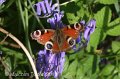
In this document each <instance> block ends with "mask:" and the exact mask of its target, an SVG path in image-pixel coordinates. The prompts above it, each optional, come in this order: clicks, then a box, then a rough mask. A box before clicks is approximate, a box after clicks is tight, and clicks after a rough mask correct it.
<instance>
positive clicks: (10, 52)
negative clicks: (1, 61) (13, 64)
mask: <svg viewBox="0 0 120 79" xmlns="http://www.w3.org/2000/svg"><path fill="white" fill-rule="evenodd" d="M0 50H3V53H5V54H7V55H10V56H15V58H18V59H23V54H22V53H21V52H18V51H15V50H12V49H10V48H6V47H3V46H0Z"/></svg>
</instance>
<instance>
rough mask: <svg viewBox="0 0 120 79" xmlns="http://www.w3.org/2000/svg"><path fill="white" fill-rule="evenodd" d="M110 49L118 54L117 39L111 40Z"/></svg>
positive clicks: (119, 46) (119, 52) (119, 45)
mask: <svg viewBox="0 0 120 79" xmlns="http://www.w3.org/2000/svg"><path fill="white" fill-rule="evenodd" d="M112 51H113V53H117V54H120V42H118V41H113V42H112Z"/></svg>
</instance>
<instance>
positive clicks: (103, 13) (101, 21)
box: [95, 7, 112, 28]
mask: <svg viewBox="0 0 120 79" xmlns="http://www.w3.org/2000/svg"><path fill="white" fill-rule="evenodd" d="M111 16H112V14H111V10H110V9H109V7H103V8H102V9H101V10H100V11H98V12H97V13H96V14H95V19H96V27H99V28H103V27H104V28H105V27H106V26H107V24H108V23H109V22H110V20H111Z"/></svg>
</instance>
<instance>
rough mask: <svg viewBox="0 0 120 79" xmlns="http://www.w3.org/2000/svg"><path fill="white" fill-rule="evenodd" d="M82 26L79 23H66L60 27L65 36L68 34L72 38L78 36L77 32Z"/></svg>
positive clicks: (81, 29)
mask: <svg viewBox="0 0 120 79" xmlns="http://www.w3.org/2000/svg"><path fill="white" fill-rule="evenodd" d="M83 29H84V28H83V26H82V25H81V24H79V23H75V24H71V25H67V26H66V27H64V28H63V29H62V31H63V33H64V34H65V35H67V36H70V37H72V38H74V39H76V38H78V36H79V33H80V32H81V31H83Z"/></svg>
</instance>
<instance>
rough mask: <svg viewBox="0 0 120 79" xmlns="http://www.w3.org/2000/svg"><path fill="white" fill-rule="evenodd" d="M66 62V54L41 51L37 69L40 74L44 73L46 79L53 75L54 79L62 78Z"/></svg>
mask: <svg viewBox="0 0 120 79" xmlns="http://www.w3.org/2000/svg"><path fill="white" fill-rule="evenodd" d="M64 62H65V52H61V53H59V54H53V53H52V52H50V51H47V50H40V51H39V53H38V59H37V63H36V67H37V70H38V72H39V73H43V75H44V78H45V79H49V77H50V76H51V75H52V76H54V78H57V77H59V76H60V74H61V73H62V71H63V65H64Z"/></svg>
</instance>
